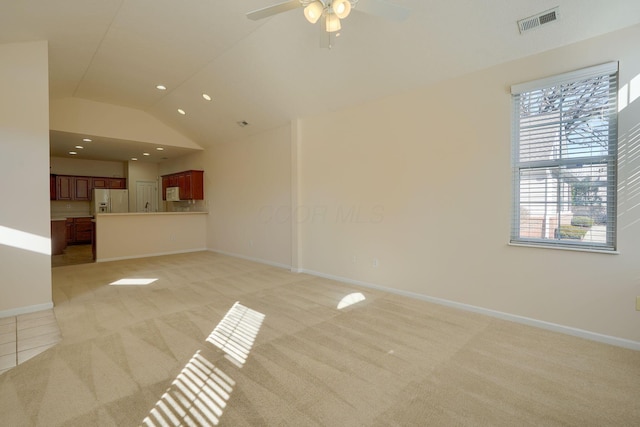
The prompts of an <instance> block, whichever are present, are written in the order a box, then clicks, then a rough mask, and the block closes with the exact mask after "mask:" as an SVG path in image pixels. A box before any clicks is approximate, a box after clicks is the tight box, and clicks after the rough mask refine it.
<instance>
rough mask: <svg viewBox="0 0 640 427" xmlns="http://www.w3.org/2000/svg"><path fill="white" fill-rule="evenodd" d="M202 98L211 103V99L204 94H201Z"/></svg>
mask: <svg viewBox="0 0 640 427" xmlns="http://www.w3.org/2000/svg"><path fill="white" fill-rule="evenodd" d="M202 97H203V98H204V99H206V100H207V101H211V97H210V96H209V95H207V94H206V93H203V94H202Z"/></svg>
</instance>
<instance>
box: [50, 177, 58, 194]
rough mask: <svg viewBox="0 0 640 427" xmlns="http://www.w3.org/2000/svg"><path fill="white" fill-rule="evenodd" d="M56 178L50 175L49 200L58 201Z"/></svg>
mask: <svg viewBox="0 0 640 427" xmlns="http://www.w3.org/2000/svg"><path fill="white" fill-rule="evenodd" d="M56 193H57V190H56V176H55V175H49V199H50V200H56Z"/></svg>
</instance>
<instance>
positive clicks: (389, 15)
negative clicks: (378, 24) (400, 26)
mask: <svg viewBox="0 0 640 427" xmlns="http://www.w3.org/2000/svg"><path fill="white" fill-rule="evenodd" d="M357 10H360V11H362V12H365V13H369V14H371V15H376V16H380V17H382V18H386V19H391V20H393V21H404V20H405V19H407V18H408V17H409V15H411V9H409V8H406V7H404V6H400V5H397V4H394V3H391V2H389V1H387V0H362V1H359V2H358V6H357Z"/></svg>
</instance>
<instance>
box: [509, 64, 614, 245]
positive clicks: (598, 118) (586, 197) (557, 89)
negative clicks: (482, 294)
mask: <svg viewBox="0 0 640 427" xmlns="http://www.w3.org/2000/svg"><path fill="white" fill-rule="evenodd" d="M617 74H618V64H617V63H608V64H602V65H598V66H595V67H591V68H587V69H584V70H579V71H574V72H571V73H567V74H562V75H559V76H555V77H551V78H547V79H543V80H537V81H534V82H529V83H524V84H520V85H516V86H513V87H512V88H511V93H512V102H513V116H512V121H513V123H512V131H513V133H512V143H513V157H512V163H513V189H514V203H513V213H512V226H511V242H512V243H523V244H532V245H543V246H556V247H564V248H576V249H578V248H580V249H591V250H610V251H613V250H615V244H616V167H617V141H618V135H617V128H618V126H617V104H616V95H617Z"/></svg>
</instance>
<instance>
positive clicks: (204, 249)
mask: <svg viewBox="0 0 640 427" xmlns="http://www.w3.org/2000/svg"><path fill="white" fill-rule="evenodd" d="M207 250H208V249H207V248H200V249H185V250H182V251H171V252H157V253H153V254H141V255H130V256H123V257H115V258H102V259H96V262H109V261H123V260H126V259H138V258H151V257H154V256H164V255H177V254H188V253H191V252H204V251H207Z"/></svg>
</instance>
